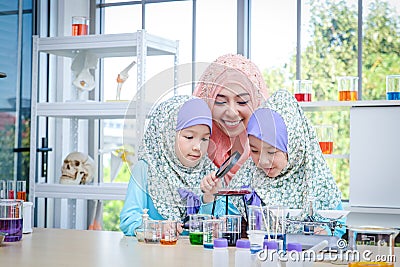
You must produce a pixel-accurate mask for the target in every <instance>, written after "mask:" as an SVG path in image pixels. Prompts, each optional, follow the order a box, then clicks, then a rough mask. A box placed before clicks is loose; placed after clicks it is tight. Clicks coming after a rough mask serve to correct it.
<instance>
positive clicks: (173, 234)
mask: <svg viewBox="0 0 400 267" xmlns="http://www.w3.org/2000/svg"><path fill="white" fill-rule="evenodd" d="M177 241H178V222H177V221H170V220H167V221H161V240H160V243H161V245H176V242H177Z"/></svg>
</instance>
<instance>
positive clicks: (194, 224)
mask: <svg viewBox="0 0 400 267" xmlns="http://www.w3.org/2000/svg"><path fill="white" fill-rule="evenodd" d="M210 219H211V215H209V214H190V215H189V241H190V244H192V245H203V221H205V220H210Z"/></svg>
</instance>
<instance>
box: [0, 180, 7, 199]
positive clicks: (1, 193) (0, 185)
mask: <svg viewBox="0 0 400 267" xmlns="http://www.w3.org/2000/svg"><path fill="white" fill-rule="evenodd" d="M6 192H7V187H6V181H4V180H0V199H5V198H6Z"/></svg>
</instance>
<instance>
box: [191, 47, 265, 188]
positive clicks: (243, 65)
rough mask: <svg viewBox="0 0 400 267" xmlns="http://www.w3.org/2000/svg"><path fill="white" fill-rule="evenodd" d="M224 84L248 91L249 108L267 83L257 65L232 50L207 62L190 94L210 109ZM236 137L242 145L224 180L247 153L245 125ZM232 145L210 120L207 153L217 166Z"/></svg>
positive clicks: (259, 98) (258, 100)
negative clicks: (236, 159) (235, 85)
mask: <svg viewBox="0 0 400 267" xmlns="http://www.w3.org/2000/svg"><path fill="white" fill-rule="evenodd" d="M227 84H239V85H240V86H241V87H243V88H244V89H245V90H246V91H247V92H248V93H249V94H250V97H251V104H250V107H251V108H252V109H253V110H255V109H256V108H257V107H258V106H259V105H260V104H261V102H262V101H263V100H264V99H266V98H267V96H268V93H267V86H266V84H265V81H264V79H263V76H262V74H261V72H260V70H259V69H258V67H257V66H256V65H255V64H254V63H253V62H251V61H250V60H249V59H247V58H245V57H244V56H242V55H235V54H227V55H223V56H220V57H219V58H217V59H216V60H215V61H214V62H213V63H211V64H210V65H209V66H208V67H207V69H206V70H205V71H204V73H203V75H202V76H201V78H200V80H199V82H198V84H197V86H196V88H195V90H194V92H193V95H195V96H198V97H201V98H203V99H205V100H206V101H207V103H208V105H209V107H210V109H211V110H212V108H213V106H214V101H215V98H216V96H217V94H218V93H219V92H220V91H221V90H222V88H224V86H225V85H227ZM246 126H247V125H245V127H246ZM238 138H239V141H240V144H241V145H242V147H243V154H242V156H241V157H240V159H239V161H238V163H237V164H236V165H235V166H234V167H233V168H232V170H231V171H230V172H229V173H228V174H227V176H225V178H226V179H228V182H229V181H230V180H231V178H232V177H233V175H234V174H235V173H236V172H237V171H238V170H239V168H240V166H241V165H242V164H243V163H244V162H245V161H246V160H247V159H248V158H249V156H250V148H249V143H248V138H247V132H246V130H245V129H244V131H243V132H242V133H240V135H239V136H238ZM232 145H233V144H231V141H230V138H229V136H227V135H226V134H225V133H224V132H223V131H222V130H221V129H220V128H219V126H218V124H217V123H215V122H214V121H213V133H212V135H211V140H210V145H209V147H208V157H209V158H210V159H211V160H212V161H213V162H214V164H215V165H216V166H217V167H220V166H221V164H222V163H223V162H224V161H225V160H226V159H227V158H228V157H229V155H230V154H231V152H233V151H231V148H232Z"/></svg>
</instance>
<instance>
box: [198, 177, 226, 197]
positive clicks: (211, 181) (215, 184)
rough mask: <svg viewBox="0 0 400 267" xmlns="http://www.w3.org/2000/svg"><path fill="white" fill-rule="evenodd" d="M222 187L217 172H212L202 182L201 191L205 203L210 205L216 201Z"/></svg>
mask: <svg viewBox="0 0 400 267" xmlns="http://www.w3.org/2000/svg"><path fill="white" fill-rule="evenodd" d="M221 187H222V181H221V179H218V178H217V177H215V172H212V173H210V174H208V175H206V176H204V178H203V179H202V180H201V182H200V189H201V192H203V194H204V195H203V203H210V202H213V201H214V194H216V193H217V192H218V190H219V189H220V188H221Z"/></svg>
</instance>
